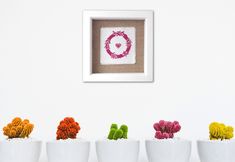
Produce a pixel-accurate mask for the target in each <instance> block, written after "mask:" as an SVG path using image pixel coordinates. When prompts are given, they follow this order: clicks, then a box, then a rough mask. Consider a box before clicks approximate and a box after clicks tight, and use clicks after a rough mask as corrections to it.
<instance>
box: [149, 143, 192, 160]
mask: <svg viewBox="0 0 235 162" xmlns="http://www.w3.org/2000/svg"><path fill="white" fill-rule="evenodd" d="M145 146H146V152H147V156H148V160H149V162H189V159H190V155H191V141H188V140H183V139H162V140H158V139H152V140H146V141H145Z"/></svg>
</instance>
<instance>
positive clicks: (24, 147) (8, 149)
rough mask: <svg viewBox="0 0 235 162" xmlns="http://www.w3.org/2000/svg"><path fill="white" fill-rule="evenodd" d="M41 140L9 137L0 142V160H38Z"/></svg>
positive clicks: (30, 161) (15, 161)
mask: <svg viewBox="0 0 235 162" xmlns="http://www.w3.org/2000/svg"><path fill="white" fill-rule="evenodd" d="M41 146H42V142H41V141H38V140H33V139H10V140H4V141H1V142H0V162H38V160H39V157H40V153H41Z"/></svg>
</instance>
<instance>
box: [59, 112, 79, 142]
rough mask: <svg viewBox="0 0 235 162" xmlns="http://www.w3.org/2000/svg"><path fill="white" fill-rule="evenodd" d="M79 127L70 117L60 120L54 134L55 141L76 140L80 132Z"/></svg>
mask: <svg viewBox="0 0 235 162" xmlns="http://www.w3.org/2000/svg"><path fill="white" fill-rule="evenodd" d="M80 129H81V128H80V126H79V124H78V123H77V122H75V120H74V119H73V118H71V117H66V118H64V120H62V121H61V122H60V124H59V126H58V127H57V132H56V135H57V137H56V139H57V140H59V139H68V138H72V139H74V138H76V137H77V134H78V132H79V130H80Z"/></svg>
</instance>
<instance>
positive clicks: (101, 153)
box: [96, 139, 139, 162]
mask: <svg viewBox="0 0 235 162" xmlns="http://www.w3.org/2000/svg"><path fill="white" fill-rule="evenodd" d="M96 154H97V158H98V162H137V161H138V156H139V141H137V140H130V139H119V140H108V139H105V140H98V141H96Z"/></svg>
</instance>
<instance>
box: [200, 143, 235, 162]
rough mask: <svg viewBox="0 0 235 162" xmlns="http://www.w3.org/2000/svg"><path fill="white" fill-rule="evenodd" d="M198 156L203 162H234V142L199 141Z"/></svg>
mask: <svg viewBox="0 0 235 162" xmlns="http://www.w3.org/2000/svg"><path fill="white" fill-rule="evenodd" d="M197 148H198V155H199V157H200V160H201V162H234V161H235V141H234V140H224V141H220V140H198V141H197Z"/></svg>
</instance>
